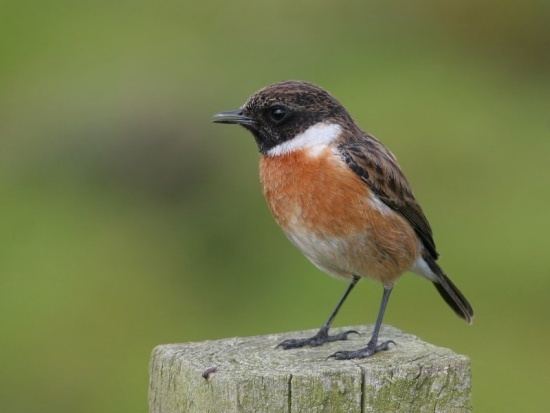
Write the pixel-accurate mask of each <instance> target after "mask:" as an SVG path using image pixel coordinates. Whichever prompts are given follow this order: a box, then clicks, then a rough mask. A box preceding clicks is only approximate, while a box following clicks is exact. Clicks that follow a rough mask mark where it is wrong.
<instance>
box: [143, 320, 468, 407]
mask: <svg viewBox="0 0 550 413" xmlns="http://www.w3.org/2000/svg"><path fill="white" fill-rule="evenodd" d="M371 328H372V327H371V326H368V327H365V326H359V327H345V329H346V330H348V329H357V330H359V331H360V332H361V336H360V337H358V336H355V335H353V336H352V337H350V340H348V341H340V342H336V343H330V344H327V345H324V346H322V347H316V348H304V349H297V350H286V351H284V350H281V349H276V348H275V346H276V345H277V343H279V342H280V341H282V340H283V339H285V338H289V337H306V336H310V335H312V334H314V333H315V330H310V331H300V332H292V333H284V334H272V335H267V336H258V337H245V338H241V337H237V338H229V339H223V340H213V341H204V342H200V343H187V344H167V345H160V346H157V347H156V348H155V349H154V350H153V354H152V359H151V366H150V385H149V411H150V413H184V412H185V413H187V412H193V413H195V412H196V413H218V412H219V413H233V412H252V413H256V412H259V413H271V412H274V413H275V412H276V413H280V412H286V413H296V412H304V413H306V412H307V413H315V412H327V413H328V412H345V413H351V412H357V413H360V412H364V413H366V412H376V413H386V412H392V413H394V412H441V413H443V412H445V413H459V412H460V413H464V412H471V405H470V390H471V388H470V385H471V384H470V383H471V373H470V361H469V359H468V358H467V357H466V356H462V355H459V354H456V353H454V352H452V351H451V350H449V349H446V348H442V347H436V346H434V345H432V344H429V343H426V342H424V341H422V340H420V339H418V338H417V337H415V336H413V335H410V334H405V333H403V332H401V331H399V330H397V329H395V328H393V327H390V326H384V327H383V329H382V334H381V337H382V338H383V339H392V340H395V342H397V346H392V348H391V350H389V351H387V352H384V353H379V354H377V355H375V356H374V357H372V358H370V359H364V360H354V361H337V360H333V359H327V356H328V355H330V354H332V353H333V352H334V351H337V350H341V349H357V348H359V347H361V346H363V345H364V344H365V340H366V338H365V337H368V336H369V335H370V331H371Z"/></svg>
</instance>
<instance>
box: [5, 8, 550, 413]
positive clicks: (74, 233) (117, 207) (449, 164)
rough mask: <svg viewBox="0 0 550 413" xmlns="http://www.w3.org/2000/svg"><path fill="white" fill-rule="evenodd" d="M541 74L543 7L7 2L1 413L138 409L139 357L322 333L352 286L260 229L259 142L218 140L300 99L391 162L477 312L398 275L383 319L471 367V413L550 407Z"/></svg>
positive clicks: (350, 315)
mask: <svg viewBox="0 0 550 413" xmlns="http://www.w3.org/2000/svg"><path fill="white" fill-rule="evenodd" d="M549 70H550V4H549V2H548V1H542V0H541V1H532V2H529V1H528V2H516V1H511V0H505V1H497V0H486V1H481V2H479V1H470V0H467V1H462V2H439V1H435V0H426V1H417V2H411V1H405V0H397V1H393V2H386V1H369V2H364V1H344V2H328V1H293V2H290V1H288V2H287V1H278V2H261V1H258V2H245V1H242V0H232V1H220V2H211V1H203V2H190V1H159V2H153V1H139V0H136V1H118V2H106V1H101V0H98V1H95V2H72V1H3V2H2V4H1V10H0V199H1V200H2V203H1V209H0V210H1V214H0V326H1V330H2V333H1V335H0V350H1V351H0V405H1V406H2V407H1V410H2V411H3V412H10V413H34V412H56V413H62V412H80V413H88V412H102V413H108V412H117V413H118V412H138V411H146V392H147V364H148V357H149V353H150V351H151V349H152V347H153V346H154V345H156V344H159V343H167V342H182V341H190V340H203V339H208V338H217V337H226V336H235V335H255V334H262V333H268V332H274V331H284V330H293V329H303V328H313V327H316V326H318V325H319V324H320V322H321V321H322V320H323V319H324V318H325V317H326V315H327V313H328V311H329V309H330V308H331V307H332V306H333V304H334V303H335V302H336V300H337V297H338V296H339V295H340V294H341V291H342V290H343V288H344V285H343V284H342V283H340V282H338V281H336V280H334V279H332V278H330V277H326V276H325V275H322V274H320V273H319V271H318V270H316V269H315V268H314V267H313V266H312V265H310V264H309V263H308V262H307V261H306V260H305V259H304V258H303V257H302V256H301V255H300V253H299V252H298V251H296V250H295V249H294V248H293V247H291V246H290V244H289V243H288V242H287V241H286V239H285V238H284V236H283V235H282V233H281V232H280V231H279V229H278V228H277V227H276V225H275V224H274V222H273V221H272V219H271V217H270V215H269V213H268V211H267V208H266V207H265V205H264V201H263V199H262V196H261V193H260V188H259V185H258V179H257V165H256V164H257V158H258V155H257V152H256V148H255V145H254V144H253V142H252V139H251V137H250V136H249V135H248V134H247V133H245V131H243V130H240V129H239V128H236V127H233V128H231V127H222V126H219V125H212V124H211V123H210V116H211V114H212V113H214V112H216V111H219V110H223V109H231V108H234V107H236V106H239V105H240V104H241V103H242V102H243V101H244V99H245V98H246V97H247V96H248V95H249V94H251V93H252V92H253V91H254V90H256V89H258V88H259V87H261V86H263V85H265V84H267V83H272V82H275V81H279V80H284V79H305V80H309V81H312V82H315V83H318V84H320V85H322V86H324V87H326V88H327V89H329V90H330V91H331V92H332V93H333V94H334V95H336V96H337V97H338V98H339V99H340V100H341V101H342V102H344V103H345V105H346V106H347V108H348V109H349V110H350V112H351V113H352V114H353V116H354V117H355V118H356V120H357V121H358V122H359V123H360V125H361V126H362V127H363V128H364V129H366V130H368V131H370V132H372V133H374V134H375V135H377V136H378V137H379V138H381V139H382V140H383V141H384V142H385V143H387V144H388V145H389V146H390V148H392V150H393V151H394V152H395V153H396V154H397V156H398V157H399V159H400V162H401V164H402V166H403V168H404V170H405V171H406V173H407V175H408V176H409V178H410V180H411V182H412V183H413V186H414V189H415V192H416V195H417V197H418V198H419V199H420V200H421V202H422V204H423V206H424V209H425V211H426V213H427V215H428V216H429V218H430V220H431V222H432V225H433V227H434V229H435V235H436V241H437V242H438V246H439V249H440V251H441V252H442V261H441V262H442V264H443V266H444V267H445V268H446V269H447V271H448V272H449V274H450V275H452V276H453V278H454V279H455V280H456V282H457V284H459V285H460V287H461V288H462V289H463V290H464V292H465V293H466V294H467V296H468V297H469V298H470V299H471V301H472V303H473V304H474V307H475V309H476V321H475V324H474V325H473V326H472V327H468V326H467V325H465V323H463V322H461V321H460V320H459V319H458V318H456V317H455V316H454V315H453V314H452V312H451V311H450V310H449V309H448V308H447V307H446V305H445V304H444V303H443V301H442V300H441V299H440V298H439V297H438V295H437V294H436V293H435V290H434V289H433V288H432V287H431V286H430V285H428V284H427V283H426V282H424V281H423V280H421V279H420V278H418V277H414V276H408V275H407V276H405V277H404V278H403V279H402V281H401V282H400V283H399V285H398V288H397V289H396V291H395V293H394V296H393V297H392V302H391V303H390V307H389V312H388V313H387V318H386V321H387V322H388V323H391V324H393V325H395V326H397V327H399V328H401V329H404V330H406V331H409V332H413V333H415V334H417V335H419V336H420V337H422V338H423V339H425V340H428V341H431V342H433V343H436V344H438V345H442V346H448V347H452V348H453V349H455V350H456V351H458V352H461V353H465V354H468V355H470V356H471V358H472V362H473V374H474V382H473V384H474V404H475V408H476V411H480V412H517V411H528V412H543V411H547V396H548V386H549V383H550V373H549V371H550V356H549V355H548V342H549V340H550V328H549V327H550V325H549V320H548V315H549V310H548V297H549V290H550V277H549V275H550V274H549V261H550V260H549V258H548V257H549V253H548V230H549V225H550V218H549V214H548V202H549V201H550V190H549V187H550V185H549V184H550V139H549V138H550V116H549V113H550V76H549ZM379 296H380V288H379V286H378V285H376V284H374V283H372V282H364V283H362V285H360V286H359V288H358V291H356V292H354V294H353V295H352V296H351V298H350V300H349V302H348V303H347V305H346V307H345V308H344V309H343V311H342V314H341V315H340V317H339V319H338V320H337V322H338V324H339V325H344V324H357V323H371V322H373V321H374V317H375V313H376V309H377V306H378V300H379ZM396 351H398V350H396Z"/></svg>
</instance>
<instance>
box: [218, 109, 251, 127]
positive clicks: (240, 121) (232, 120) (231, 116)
mask: <svg viewBox="0 0 550 413" xmlns="http://www.w3.org/2000/svg"><path fill="white" fill-rule="evenodd" d="M212 122H214V123H229V124H236V125H248V126H252V125H254V119H252V118H249V117H248V116H244V115H243V111H242V109H237V110H230V111H227V112H220V113H216V114H215V115H214V117H213V118H212Z"/></svg>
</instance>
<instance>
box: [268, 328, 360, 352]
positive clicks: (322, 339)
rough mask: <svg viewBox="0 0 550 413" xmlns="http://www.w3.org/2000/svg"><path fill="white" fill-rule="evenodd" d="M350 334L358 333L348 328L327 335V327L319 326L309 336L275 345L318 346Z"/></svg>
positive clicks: (283, 347)
mask: <svg viewBox="0 0 550 413" xmlns="http://www.w3.org/2000/svg"><path fill="white" fill-rule="evenodd" d="M350 334H359V332H358V331H355V330H348V331H344V332H343V333H339V334H334V335H329V334H328V328H321V329H320V330H319V332H318V333H317V334H315V335H314V336H313V337H309V338H290V339H288V340H285V341H282V342H280V343H279V344H277V347H281V348H282V349H284V350H288V349H291V348H300V347H306V346H309V347H318V346H321V345H323V344H325V343H331V342H333V341H340V340H347V339H348V336H349V335H350Z"/></svg>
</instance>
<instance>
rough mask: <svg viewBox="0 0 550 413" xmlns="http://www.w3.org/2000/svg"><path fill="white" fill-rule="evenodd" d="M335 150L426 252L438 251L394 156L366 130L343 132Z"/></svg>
mask: <svg viewBox="0 0 550 413" xmlns="http://www.w3.org/2000/svg"><path fill="white" fill-rule="evenodd" d="M336 150H337V153H338V154H339V156H340V157H341V158H342V159H343V161H344V162H345V163H346V165H347V166H348V167H349V168H350V169H351V170H352V171H353V172H354V173H355V174H357V175H358V176H359V177H360V178H361V180H362V181H363V182H364V183H365V184H366V185H368V186H369V188H370V190H371V191H373V192H374V193H375V195H376V196H377V197H378V198H379V199H380V200H381V201H382V202H383V203H384V204H386V205H387V206H388V207H390V208H391V209H392V210H394V211H396V212H397V213H399V214H401V215H402V216H403V217H404V218H405V219H406V220H407V221H408V222H409V224H410V225H411V226H412V228H413V229H414V231H415V232H416V234H417V236H418V237H419V238H420V240H421V241H422V244H423V246H424V248H425V249H426V250H427V252H429V254H430V255H431V256H432V257H433V258H435V259H437V257H438V255H439V254H438V253H437V250H436V247H435V242H434V239H433V234H432V229H431V226H430V223H429V222H428V219H427V218H426V216H425V214H424V212H423V211H422V208H421V207H420V204H419V203H418V202H417V200H416V199H415V197H414V194H413V192H412V189H411V186H410V184H409V182H408V180H407V178H406V177H405V175H404V173H403V171H402V170H401V168H400V166H399V164H398V162H397V158H396V157H395V155H394V154H393V153H392V152H391V151H390V150H389V149H388V148H387V147H386V146H385V145H384V144H383V143H382V142H380V141H379V140H378V139H376V138H375V137H374V136H372V135H370V134H368V133H363V132H361V133H357V132H356V133H352V134H348V135H343V136H342V139H340V141H339V142H337V144H336Z"/></svg>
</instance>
